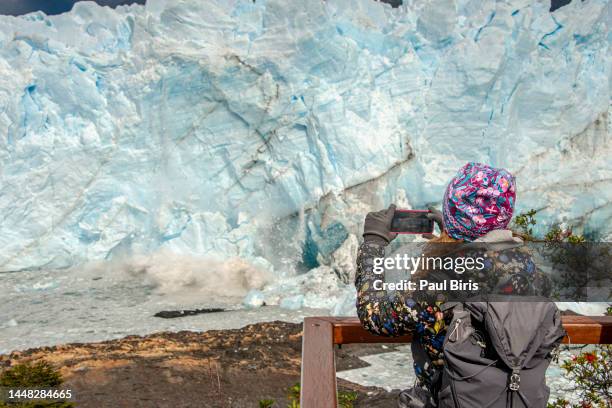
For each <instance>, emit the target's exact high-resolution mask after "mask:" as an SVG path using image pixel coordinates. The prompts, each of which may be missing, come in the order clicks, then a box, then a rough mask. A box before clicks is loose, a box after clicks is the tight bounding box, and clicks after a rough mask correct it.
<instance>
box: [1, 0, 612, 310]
mask: <svg viewBox="0 0 612 408" xmlns="http://www.w3.org/2000/svg"><path fill="white" fill-rule="evenodd" d="M407 3H408V4H406V5H405V6H402V7H400V8H398V9H391V8H390V7H389V6H387V5H383V4H380V3H376V2H373V1H371V0H328V1H325V2H322V1H319V0H307V1H300V2H289V1H280V0H277V1H273V0H268V1H262V0H258V1H257V2H252V1H246V0H245V1H237V0H231V1H227V0H224V1H206V2H203V1H196V0H191V1H181V2H174V1H163V0H149V1H148V2H147V4H146V6H139V5H133V6H122V7H118V8H117V9H115V10H113V9H110V8H102V7H99V6H97V5H96V4H94V3H87V2H85V3H82V2H79V3H77V4H76V5H75V7H74V9H73V10H72V11H71V12H70V13H65V14H62V15H58V16H52V17H47V16H45V15H43V14H41V13H33V14H29V15H26V16H22V17H18V18H15V17H8V16H0V44H1V47H0V134H1V135H2V138H1V140H0V164H1V167H0V180H1V182H0V214H1V220H2V221H1V222H0V271H2V272H7V271H20V270H25V269H30V270H32V269H58V268H69V267H73V266H75V265H81V264H83V263H85V262H90V261H99V260H108V261H110V260H117V259H131V257H134V256H141V255H145V256H146V255H148V254H160V253H161V254H170V258H169V259H172V260H173V263H172V265H171V266H174V267H175V268H174V269H179V270H180V271H181V276H180V277H178V278H176V280H177V282H176V283H177V284H178V285H179V286H180V285H185V286H189V285H192V286H193V285H198V284H201V285H210V284H211V283H207V282H204V283H201V282H200V283H198V279H200V278H201V276H202V275H205V274H209V273H212V272H214V271H212V272H211V270H210V269H211V268H213V267H214V266H210V265H209V264H208V263H204V262H201V263H200V264H201V265H200V266H194V265H196V264H198V263H197V262H193V259H201V258H205V259H214V260H215V262H217V263H218V262H219V260H221V262H222V261H223V260H225V259H227V258H231V259H233V260H234V261H233V262H238V263H240V262H246V263H248V264H249V265H250V266H249V267H244V268H243V267H242V266H240V268H243V269H244V271H245V272H244V273H245V274H249V273H250V272H249V271H250V269H249V268H250V267H252V268H255V269H257V270H260V271H263V272H262V274H263V275H265V276H262V277H261V279H259V278H258V279H255V281H256V282H254V283H249V282H247V283H243V284H244V286H245V287H244V288H243V289H244V290H243V292H241V293H246V291H247V290H248V289H251V288H261V287H262V285H263V282H270V281H271V282H272V283H273V284H276V285H280V284H278V282H279V279H285V278H287V277H289V278H290V277H291V275H292V274H294V273H295V272H296V265H298V264H299V265H302V269H309V268H312V267H314V266H317V265H319V264H320V265H322V266H321V267H320V268H329V271H331V272H330V274H337V275H340V276H344V277H346V276H348V275H350V273H351V268H352V266H351V258H350V254H349V252H347V251H349V250H354V247H355V245H354V243H355V241H356V236H358V235H359V230H360V228H361V225H360V223H361V222H362V220H363V215H364V214H365V213H366V212H367V211H369V210H371V209H377V208H381V207H383V206H385V205H387V204H388V203H389V202H396V203H398V204H399V205H400V206H404V207H408V206H411V207H413V208H418V207H422V206H424V205H425V204H427V203H430V202H438V201H439V200H440V198H441V196H442V192H443V188H444V186H445V185H446V183H447V182H448V180H449V178H450V177H451V176H452V174H453V173H454V171H455V170H456V169H457V168H458V167H460V166H461V165H462V164H464V163H465V162H466V161H468V160H477V161H484V162H488V163H491V164H493V165H497V166H503V167H506V168H508V169H510V170H511V171H513V172H514V173H515V174H516V176H517V178H518V190H519V196H518V206H519V209H518V210H519V211H520V210H524V209H528V208H538V209H542V212H541V216H540V220H541V221H544V222H543V223H544V224H545V223H547V222H555V221H564V222H567V223H568V224H571V225H577V226H578V227H579V231H584V232H585V233H587V234H590V235H591V237H593V238H598V239H606V238H608V239H609V237H610V233H611V229H610V215H611V208H612V207H611V206H610V201H611V195H612V189H611V188H610V184H611V183H610V176H611V170H610V164H611V160H610V157H612V155H611V154H610V153H611V152H610V150H611V146H612V144H611V143H610V134H609V128H610V116H609V114H608V111H609V105H610V81H609V78H610V58H609V52H608V44H609V38H608V37H607V36H608V33H607V26H606V23H607V21H606V17H607V16H608V15H609V13H610V4H609V3H608V2H607V1H603V0H600V1H597V0H593V1H588V2H579V1H575V2H572V3H571V4H569V5H568V6H565V7H562V8H561V9H559V10H557V11H556V12H555V13H553V14H551V13H549V12H548V10H547V6H546V5H545V4H544V3H534V2H528V1H509V2H505V1H499V2H480V1H454V0H444V1H425V2H423V1H418V2H417V1H414V2H407ZM347 254H349V255H347ZM182 256H184V257H189V259H190V260H191V261H189V265H190V266H189V267H188V268H187V269H188V271H187V272H185V273H186V277H185V276H184V274H183V272H184V270H185V268H183V269H181V268H179V267H178V266H177V265H178V264H180V262H181V261H180V259H181V257H182ZM158 260H159V259H158ZM139 262H140V261H139ZM138 265H140V264H138ZM138 265H137V266H138ZM213 265H217V264H213ZM241 265H242V264H241ZM149 267H150V264H146V262H145V265H144V266H142V265H140V267H136V269H139V268H140V269H150V268H149ZM170 269H172V268H170V267H168V268H165V269H164V268H161V269H159V270H157V271H153V275H154V276H155V277H156V279H157V282H158V283H159V281H164V279H167V280H172V279H175V277H171V275H172V274H171V273H170V272H168V275H165V273H166V272H165V271H169V270H170ZM217 269H219V268H217ZM221 269H222V268H221ZM329 271H328V270H324V271H323V272H322V273H320V274H319V275H317V276H323V275H326V274H328V273H327V272H329ZM175 275H176V274H175ZM175 275H172V276H175ZM237 280H240V279H239V277H238V278H237ZM345 280H346V279H345ZM242 281H244V279H242V280H241V282H242ZM292 282H293V281H291V280H289V281H287V284H289V285H290V284H292ZM293 283H295V282H293ZM281 286H282V285H281ZM315 286H316V285H315ZM321 286H323V285H321ZM298 292H299V290H298ZM291 296H292V297H291V299H293V300H295V301H304V298H303V297H302V298H300V295H299V293H297V294H296V293H292V294H291ZM306 297H308V295H306ZM291 299H290V300H291ZM277 301H280V300H277ZM306 301H308V299H306ZM288 302H289V301H288ZM313 302H314V301H311V303H313ZM289 303H290V302H289ZM314 303H316V302H314ZM296 307H299V305H296Z"/></svg>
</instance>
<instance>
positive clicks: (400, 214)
mask: <svg viewBox="0 0 612 408" xmlns="http://www.w3.org/2000/svg"><path fill="white" fill-rule="evenodd" d="M428 213H429V211H427V210H395V214H394V215H393V220H392V221H391V232H397V233H400V234H431V233H432V232H433V229H434V222H433V220H430V219H429V218H427V214H428Z"/></svg>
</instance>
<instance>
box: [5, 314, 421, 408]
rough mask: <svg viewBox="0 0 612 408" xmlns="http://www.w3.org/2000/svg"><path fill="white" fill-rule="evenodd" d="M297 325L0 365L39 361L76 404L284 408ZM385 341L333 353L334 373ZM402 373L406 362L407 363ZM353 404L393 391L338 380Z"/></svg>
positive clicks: (293, 379)
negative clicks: (268, 402)
mask: <svg viewBox="0 0 612 408" xmlns="http://www.w3.org/2000/svg"><path fill="white" fill-rule="evenodd" d="M301 346H302V325H301V324H295V323H286V322H280V321H276V322H270V323H258V324H252V325H248V326H245V327H244V328H241V329H235V330H210V331H207V332H202V333H198V332H191V331H181V332H176V333H171V332H161V333H155V334H151V335H147V336H127V337H125V338H122V339H118V340H109V341H103V342H97V343H72V344H66V345H58V346H53V347H40V348H33V349H28V350H24V351H15V352H12V353H10V354H5V355H0V369H6V368H8V367H11V366H14V365H15V364H19V363H24V362H36V361H40V360H45V361H47V362H49V363H51V364H52V365H53V366H54V367H56V368H58V369H59V370H60V372H61V374H62V376H63V378H64V381H65V382H64V385H63V387H64V388H66V389H72V390H73V393H74V395H75V402H76V406H77V407H96V408H102V407H232V408H234V407H257V406H258V403H259V401H260V400H263V399H272V400H275V401H276V405H274V406H275V407H286V406H287V404H288V402H289V400H288V390H289V388H290V387H291V386H293V385H295V384H296V383H298V382H299V380H300V362H301ZM389 348H390V347H389V346H383V345H348V346H344V347H343V348H342V349H339V350H337V369H338V371H342V370H347V369H352V368H358V367H363V366H365V365H367V363H365V362H363V361H362V360H360V359H359V356H363V355H366V354H376V353H382V352H388V351H389ZM407 370H410V367H407ZM338 387H339V389H340V390H344V391H350V392H354V393H355V394H356V396H357V400H356V403H355V406H356V407H366V406H367V407H388V406H394V404H395V399H396V395H397V392H395V391H392V392H387V391H385V390H384V389H381V388H376V387H363V386H360V385H358V384H354V383H351V382H348V381H345V380H342V379H339V380H338Z"/></svg>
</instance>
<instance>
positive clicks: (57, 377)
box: [0, 361, 75, 408]
mask: <svg viewBox="0 0 612 408" xmlns="http://www.w3.org/2000/svg"><path fill="white" fill-rule="evenodd" d="M62 382H63V379H62V375H61V374H60V373H59V371H58V370H56V369H55V368H53V366H52V365H51V364H49V363H47V362H46V361H39V362H37V363H34V364H32V363H24V364H18V365H16V366H14V367H11V368H9V369H8V370H6V371H4V372H3V373H2V374H1V375H0V387H9V388H57V387H59V386H60V385H61V384H62ZM74 406H75V405H74V404H73V403H71V402H64V401H56V402H52V401H49V402H46V401H33V402H19V403H11V404H4V403H2V402H0V408H73V407H74Z"/></svg>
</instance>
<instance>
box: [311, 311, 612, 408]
mask: <svg viewBox="0 0 612 408" xmlns="http://www.w3.org/2000/svg"><path fill="white" fill-rule="evenodd" d="M563 327H564V328H565V330H566V331H567V337H565V339H564V340H563V342H564V343H570V342H571V343H572V344H610V343H612V316H563ZM411 340H412V337H411V336H403V337H381V336H376V335H373V334H371V333H369V332H368V331H366V330H365V329H364V328H363V327H361V323H360V322H359V320H358V319H357V318H350V317H349V318H337V317H307V318H306V319H304V337H303V340H302V381H301V395H300V401H301V403H300V406H301V407H302V408H336V407H337V398H338V396H337V388H336V362H335V358H334V345H336V344H349V343H409V342H410V341H411Z"/></svg>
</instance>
